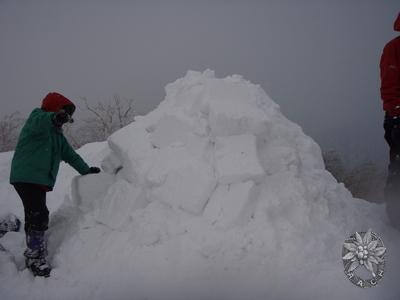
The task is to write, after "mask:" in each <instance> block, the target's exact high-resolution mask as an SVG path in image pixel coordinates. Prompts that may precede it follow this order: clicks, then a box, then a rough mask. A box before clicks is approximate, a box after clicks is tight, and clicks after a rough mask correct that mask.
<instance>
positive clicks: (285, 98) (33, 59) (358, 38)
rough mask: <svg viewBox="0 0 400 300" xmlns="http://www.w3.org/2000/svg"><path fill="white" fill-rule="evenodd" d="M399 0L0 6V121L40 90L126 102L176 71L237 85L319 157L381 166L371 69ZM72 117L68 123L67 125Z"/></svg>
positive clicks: (143, 96)
mask: <svg viewBox="0 0 400 300" xmlns="http://www.w3.org/2000/svg"><path fill="white" fill-rule="evenodd" d="M399 10H400V5H399V1H398V0H393V1H391V0H385V1H380V0H291V1H288V0H270V1H268V0H264V1H261V0H260V1H256V0H254V1H250V0H247V1H244V0H243V1H217V0H215V1H200V0H199V1H194V0H193V1H191V0H186V1H184V0H182V1H169V0H164V1H40V0H37V1H18V0H0V41H1V44H0V45H1V46H0V103H1V111H0V115H3V114H4V113H9V112H12V111H14V110H20V111H22V112H23V113H24V114H27V113H29V111H30V110H31V109H32V108H33V107H36V106H38V105H39V104H40V101H41V99H42V98H43V97H44V96H45V95H46V94H47V92H49V91H58V92H60V93H62V94H64V95H65V96H67V97H68V98H70V99H72V100H76V102H79V101H78V100H77V99H79V98H80V97H87V98H89V99H90V100H91V101H95V100H98V99H106V98H110V97H111V96H112V95H113V94H114V93H118V94H119V95H120V96H122V97H126V98H133V99H135V100H136V110H137V111H138V112H139V113H140V114H144V113H147V112H148V111H150V110H152V109H154V108H155V107H156V106H157V105H158V103H159V102H160V101H161V100H162V99H163V98H164V86H165V85H166V84H167V83H168V82H172V81H175V80H176V79H177V78H179V77H182V76H183V75H184V74H185V73H186V71H187V70H189V69H191V70H199V71H203V70H205V69H207V68H210V69H212V70H214V71H215V72H216V75H217V76H218V77H224V76H226V75H230V74H241V75H243V76H244V77H245V78H246V79H248V80H251V81H252V82H254V83H258V84H261V86H262V87H263V88H264V89H265V90H266V92H267V93H268V94H269V95H270V96H271V97H272V98H273V99H274V101H275V102H277V103H278V104H279V105H280V106H281V110H282V112H283V113H284V114H285V115H286V116H287V117H288V118H289V119H291V120H293V121H295V122H296V123H298V124H299V125H301V126H302V127H303V129H304V131H305V132H306V133H307V134H308V135H310V136H312V137H313V138H314V139H315V140H316V141H317V142H318V143H319V144H320V145H321V146H322V147H323V148H324V149H330V148H335V149H337V150H339V151H340V152H341V153H342V154H344V155H345V156H346V157H347V158H348V159H352V160H361V159H366V158H369V159H372V160H374V161H375V162H377V163H386V161H387V146H386V145H385V142H384V140H383V129H382V119H383V112H382V108H381V100H380V96H379V84H380V82H379V59H380V55H381V51H382V48H383V46H384V44H385V43H386V42H387V41H388V40H390V39H391V38H393V37H395V36H396V33H395V32H394V31H393V22H394V19H395V17H396V16H397V13H398V12H399ZM78 116H79V115H78Z"/></svg>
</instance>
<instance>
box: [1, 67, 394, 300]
mask: <svg viewBox="0 0 400 300" xmlns="http://www.w3.org/2000/svg"><path fill="white" fill-rule="evenodd" d="M310 117H312V112H310ZM79 153H80V154H81V155H82V156H83V157H84V158H85V160H87V161H88V162H89V163H90V164H92V165H101V166H102V168H103V170H104V172H103V173H100V174H96V175H87V176H77V174H76V172H75V171H74V170H73V169H71V168H70V167H69V166H67V165H64V166H63V167H62V168H61V171H60V174H59V177H58V182H57V186H56V189H55V191H54V192H52V193H49V194H48V205H49V208H50V210H51V211H52V212H53V213H52V215H51V225H50V230H49V231H48V234H49V255H50V256H49V258H50V260H51V263H52V265H53V267H54V270H53V272H52V276H51V277H50V278H48V279H43V278H34V277H33V276H32V275H31V274H30V272H29V271H27V270H19V269H23V256H22V252H23V250H24V235H23V233H8V234H6V235H5V236H4V237H3V238H2V239H1V240H0V242H1V243H2V244H3V246H4V247H5V248H7V249H8V250H9V252H8V253H4V252H0V299H2V300H3V299H4V300H5V299H41V300H43V299H117V300H118V299H149V300H150V299H220V300H223V299H272V300H274V299H326V300H328V299H332V300H337V299H363V300H366V299H387V300H395V299H399V298H398V297H399V295H400V285H399V284H398V278H399V277H400V263H399V262H400V257H399V255H400V251H399V249H400V246H399V237H400V235H399V232H398V231H395V230H393V229H392V228H391V227H390V226H389V225H388V224H387V223H388V221H387V218H386V216H385V212H384V207H383V206H382V205H378V204H371V203H368V202H366V201H363V200H360V199H354V198H352V196H351V194H350V193H349V192H348V191H347V190H346V189H345V187H344V186H343V185H342V184H339V183H337V181H336V180H335V179H334V178H333V177H332V175H331V174H330V173H328V172H327V171H326V170H325V169H324V164H323V160H322V157H321V151H320V148H319V147H318V145H317V144H316V143H315V142H314V141H313V140H312V139H311V138H309V137H308V136H306V135H305V134H304V133H303V131H302V130H301V128H300V127H299V126H297V125H296V124H294V123H292V122H291V121H289V120H287V119H286V118H285V117H284V116H283V115H282V114H281V112H280V110H279V106H278V105H277V104H276V103H274V102H273V101H272V100H271V99H270V98H269V97H268V96H267V94H266V93H265V92H264V91H263V89H262V88H261V87H260V86H258V85H255V84H252V83H250V82H248V81H246V80H244V79H243V78H242V77H241V76H238V75H234V76H229V77H226V78H223V79H219V78H216V77H215V75H214V73H213V72H212V71H209V70H207V71H205V72H203V73H200V72H193V71H189V72H188V73H187V75H186V76H185V77H183V78H181V79H178V80H177V81H175V82H174V83H171V84H169V85H167V87H166V97H165V100H164V101H162V102H161V104H160V105H159V106H158V108H156V109H155V110H154V111H152V112H151V113H149V114H148V115H146V116H141V117H137V118H136V121H135V122H134V123H132V124H130V125H128V126H126V127H125V128H122V129H121V130H119V131H117V132H116V133H114V134H113V135H112V136H111V137H110V138H109V139H108V141H107V142H104V143H95V144H88V145H86V146H84V147H83V148H81V149H80V150H79ZM11 156H12V153H2V154H0V175H1V179H2V180H1V182H0V192H1V198H0V205H1V206H0V207H1V213H3V214H6V213H8V212H12V213H15V214H16V215H18V216H20V217H21V218H22V217H23V210H22V205H21V203H20V200H19V199H18V197H17V195H16V193H15V192H14V191H13V188H12V187H11V186H10V185H8V183H7V182H8V173H9V168H10V160H11ZM368 228H372V229H373V231H374V232H377V233H378V234H380V236H381V237H382V239H383V241H384V242H385V246H386V247H387V249H388V250H387V252H388V255H387V270H386V273H385V277H384V279H383V280H382V281H381V282H380V283H379V284H378V286H376V287H374V288H371V289H361V288H357V287H355V286H353V285H352V284H351V283H350V281H349V280H348V279H347V278H346V277H345V274H344V272H343V271H344V268H343V265H342V261H341V251H342V245H343V242H344V240H345V239H346V238H347V237H348V236H349V235H350V234H352V233H354V232H356V231H359V232H360V231H367V229H368ZM13 256H14V258H13Z"/></svg>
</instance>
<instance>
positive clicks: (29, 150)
mask: <svg viewBox="0 0 400 300" xmlns="http://www.w3.org/2000/svg"><path fill="white" fill-rule="evenodd" d="M54 115H55V113H53V112H46V111H44V110H42V109H40V108H36V109H34V110H33V111H32V113H31V114H30V116H29V118H28V120H27V121H26V123H25V125H24V127H23V128H22V131H21V134H20V136H19V139H18V144H17V147H16V149H15V153H14V157H13V160H12V163H11V174H10V183H11V184H13V183H16V182H25V183H34V184H39V185H45V186H48V187H49V188H50V189H52V188H53V186H54V184H55V182H56V177H57V173H58V169H59V166H60V162H61V160H63V161H65V162H66V163H68V164H70V165H71V166H72V167H73V168H74V169H75V170H77V171H78V172H79V173H80V174H82V175H84V174H88V173H89V166H88V165H87V164H86V163H85V162H84V161H83V159H82V158H81V157H80V156H79V155H78V154H77V153H76V152H75V151H74V149H72V147H71V146H70V144H69V143H68V141H67V140H66V138H65V137H64V134H63V132H62V129H61V128H58V127H56V126H55V125H54V124H53V118H54Z"/></svg>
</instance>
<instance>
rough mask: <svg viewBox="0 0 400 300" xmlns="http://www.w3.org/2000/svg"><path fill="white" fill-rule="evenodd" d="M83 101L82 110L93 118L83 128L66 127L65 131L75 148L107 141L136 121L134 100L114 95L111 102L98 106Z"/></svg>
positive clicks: (99, 102)
mask: <svg viewBox="0 0 400 300" xmlns="http://www.w3.org/2000/svg"><path fill="white" fill-rule="evenodd" d="M82 101H83V105H82V108H83V109H85V110H86V111H88V112H89V113H90V115H91V116H90V117H88V118H86V119H83V122H84V125H83V126H79V127H77V128H76V129H74V128H72V127H69V126H66V127H65V130H64V133H65V135H66V136H67V138H68V140H69V141H70V143H71V145H72V146H73V147H75V148H78V147H80V146H82V145H84V144H87V143H90V142H96V141H105V140H106V139H107V138H108V137H109V136H110V135H111V134H112V133H114V132H115V131H117V130H118V129H120V128H122V127H124V126H126V125H128V124H130V123H131V122H133V121H134V120H135V111H134V108H133V103H134V101H133V100H132V99H124V100H122V99H121V98H120V96H119V95H114V96H113V97H112V98H111V99H110V100H108V101H98V102H97V103H96V104H89V101H88V99H87V98H82Z"/></svg>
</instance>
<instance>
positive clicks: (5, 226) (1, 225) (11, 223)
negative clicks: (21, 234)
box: [0, 214, 21, 237]
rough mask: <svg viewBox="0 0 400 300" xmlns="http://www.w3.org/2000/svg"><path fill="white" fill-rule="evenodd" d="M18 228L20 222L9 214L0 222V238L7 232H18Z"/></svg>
mask: <svg viewBox="0 0 400 300" xmlns="http://www.w3.org/2000/svg"><path fill="white" fill-rule="evenodd" d="M20 228H21V221H20V220H19V219H18V218H17V217H16V216H15V215H13V214H10V215H8V216H7V217H6V218H4V219H3V220H0V237H2V236H3V235H5V234H6V233H7V232H8V231H19V229H20Z"/></svg>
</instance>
